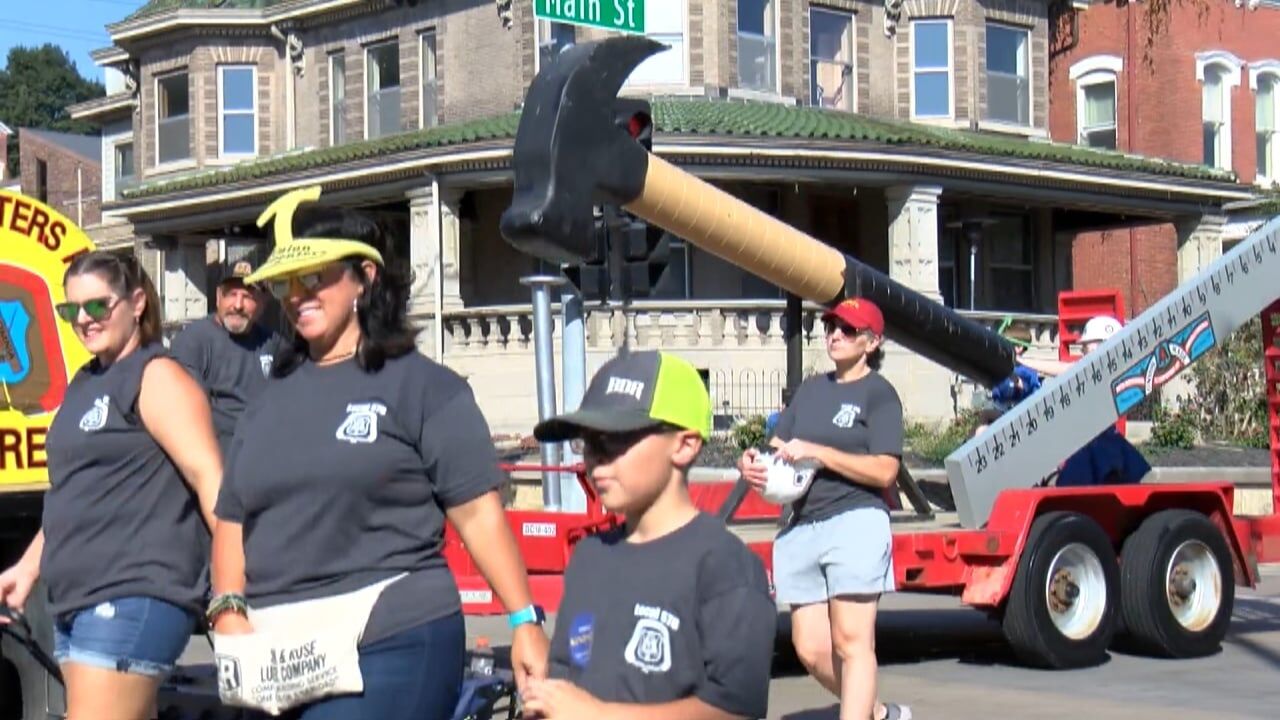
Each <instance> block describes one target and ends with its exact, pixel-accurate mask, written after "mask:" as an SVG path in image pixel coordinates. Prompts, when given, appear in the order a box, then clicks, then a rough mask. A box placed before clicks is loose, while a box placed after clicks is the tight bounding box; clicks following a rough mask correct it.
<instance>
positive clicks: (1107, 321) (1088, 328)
mask: <svg viewBox="0 0 1280 720" xmlns="http://www.w3.org/2000/svg"><path fill="white" fill-rule="evenodd" d="M1118 332H1120V321H1119V320H1117V319H1115V318H1113V317H1111V316H1110V315H1098V316H1096V317H1091V318H1089V322H1087V323H1085V324H1084V332H1082V333H1080V342H1082V343H1087V342H1105V341H1106V340H1109V339H1110V338H1111V336H1112V335H1115V334H1116V333H1118Z"/></svg>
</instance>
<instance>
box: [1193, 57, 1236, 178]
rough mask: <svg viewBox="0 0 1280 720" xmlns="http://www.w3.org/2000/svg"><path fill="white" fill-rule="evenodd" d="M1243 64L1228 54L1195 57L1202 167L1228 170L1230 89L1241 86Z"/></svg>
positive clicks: (1229, 152) (1229, 164)
mask: <svg viewBox="0 0 1280 720" xmlns="http://www.w3.org/2000/svg"><path fill="white" fill-rule="evenodd" d="M1243 65H1244V62H1243V61H1241V60H1240V59H1239V58H1237V57H1236V56H1234V55H1232V54H1231V53H1228V52H1222V51H1213V52H1207V53H1198V54H1197V55H1196V78H1197V79H1198V80H1199V81H1200V82H1201V84H1202V85H1201V101H1200V118H1201V128H1202V136H1203V146H1204V151H1203V157H1204V164H1205V165H1208V166H1209V167H1215V168H1220V169H1222V170H1230V169H1231V88H1233V87H1238V86H1239V85H1240V74H1241V73H1240V70H1241V68H1242V67H1243Z"/></svg>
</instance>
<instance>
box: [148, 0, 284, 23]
mask: <svg viewBox="0 0 1280 720" xmlns="http://www.w3.org/2000/svg"><path fill="white" fill-rule="evenodd" d="M280 2H283V0H151V1H150V2H148V3H147V4H146V5H143V6H142V7H140V8H138V9H137V10H136V11H135V12H134V13H133V14H132V15H130V16H129V17H127V18H125V19H126V20H133V19H134V18H140V17H145V16H147V15H155V14H156V13H158V12H163V11H165V10H172V9H174V8H262V7H268V6H270V5H276V4H278V3H280Z"/></svg>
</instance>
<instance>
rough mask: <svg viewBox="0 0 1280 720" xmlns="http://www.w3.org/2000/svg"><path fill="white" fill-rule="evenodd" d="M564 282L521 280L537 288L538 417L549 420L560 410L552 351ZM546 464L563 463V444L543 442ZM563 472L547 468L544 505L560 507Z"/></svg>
mask: <svg viewBox="0 0 1280 720" xmlns="http://www.w3.org/2000/svg"><path fill="white" fill-rule="evenodd" d="M562 282H564V279H563V278H561V277H557V276H554V275H529V276H526V277H522V278H520V283H521V284H523V285H527V286H528V287H530V288H532V290H533V347H534V362H535V366H536V368H537V373H536V374H537V377H538V419H539V420H546V419H547V418H549V417H551V416H553V415H555V414H556V375H555V372H556V369H555V357H554V356H553V355H552V345H551V334H552V332H553V326H552V319H551V287H552V286H553V285H559V284H561V283H562ZM542 464H543V465H545V466H556V465H559V464H560V445H559V444H558V443H542ZM559 476H560V473H558V472H553V471H543V473H542V505H543V507H544V508H545V509H547V510H559V509H560V477H559Z"/></svg>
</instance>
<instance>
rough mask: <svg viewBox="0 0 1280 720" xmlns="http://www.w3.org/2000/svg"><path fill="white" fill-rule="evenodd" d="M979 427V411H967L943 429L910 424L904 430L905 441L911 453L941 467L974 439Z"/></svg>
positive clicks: (942, 427) (922, 424)
mask: <svg viewBox="0 0 1280 720" xmlns="http://www.w3.org/2000/svg"><path fill="white" fill-rule="evenodd" d="M977 427H978V411H976V410H965V411H963V412H961V413H960V414H959V415H958V416H956V417H955V419H953V420H951V421H950V422H948V423H945V424H943V425H942V426H941V427H939V426H930V425H926V424H924V423H920V422H909V423H907V425H906V427H905V428H904V430H905V434H904V440H905V441H906V445H907V447H908V448H910V449H911V452H913V453H914V454H915V455H917V456H919V457H920V458H921V459H922V460H925V461H927V462H929V463H930V464H932V465H941V464H942V461H943V460H945V459H946V458H947V456H948V455H950V454H951V453H953V452H955V450H956V448H958V447H960V446H961V445H963V444H965V443H966V442H968V440H969V438H971V437H973V431H974V429H975V428H977Z"/></svg>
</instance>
